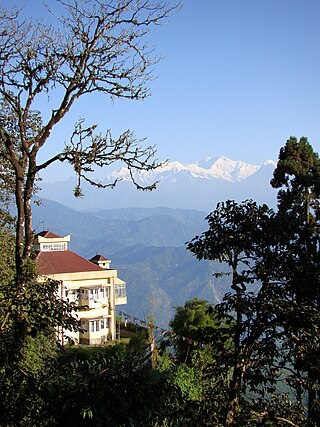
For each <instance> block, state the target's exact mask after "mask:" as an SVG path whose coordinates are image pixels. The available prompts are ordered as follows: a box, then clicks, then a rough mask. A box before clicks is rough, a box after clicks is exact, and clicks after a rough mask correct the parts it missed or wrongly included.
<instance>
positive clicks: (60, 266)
mask: <svg viewBox="0 0 320 427" xmlns="http://www.w3.org/2000/svg"><path fill="white" fill-rule="evenodd" d="M36 262H37V265H38V269H39V274H40V275H47V274H48V275H50V274H61V273H80V272H84V271H104V269H103V268H101V267H99V266H98V265H96V264H94V263H92V262H90V261H88V260H87V259H85V258H82V257H81V256H80V255H77V254H75V253H74V252H72V251H49V252H39V253H38V255H37V257H36Z"/></svg>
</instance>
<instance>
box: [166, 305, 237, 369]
mask: <svg viewBox="0 0 320 427" xmlns="http://www.w3.org/2000/svg"><path fill="white" fill-rule="evenodd" d="M175 311H176V313H175V316H174V318H173V319H172V320H171V322H170V326H171V328H172V331H173V332H174V334H175V339H174V341H173V343H174V346H175V348H176V356H177V358H178V360H179V361H180V362H182V363H187V362H188V361H191V357H192V353H193V351H194V350H195V349H196V348H197V346H199V344H209V343H211V344H213V343H214V349H215V351H217V352H219V353H220V352H221V351H222V348H221V347H225V346H226V342H227V341H228V335H227V332H226V329H227V328H226V326H225V325H223V326H222V320H221V318H220V316H219V313H218V312H217V310H215V308H214V306H213V305H212V304H209V303H208V301H205V300H201V299H198V298H195V299H193V300H190V301H187V302H186V303H185V305H184V306H183V307H182V306H179V307H176V309H175ZM195 342H196V343H197V346H195V345H194V343H195Z"/></svg>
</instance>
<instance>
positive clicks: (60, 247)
mask: <svg viewBox="0 0 320 427" xmlns="http://www.w3.org/2000/svg"><path fill="white" fill-rule="evenodd" d="M41 250H42V251H43V252H50V251H65V250H66V244H65V243H44V244H43V245H42V246H41Z"/></svg>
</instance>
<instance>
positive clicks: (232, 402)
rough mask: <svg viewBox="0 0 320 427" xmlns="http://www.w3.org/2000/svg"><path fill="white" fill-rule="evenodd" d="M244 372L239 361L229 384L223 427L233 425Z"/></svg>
mask: <svg viewBox="0 0 320 427" xmlns="http://www.w3.org/2000/svg"><path fill="white" fill-rule="evenodd" d="M243 372H244V366H243V364H242V363H240V362H239V361H238V362H237V364H236V366H235V367H234V369H233V375H232V380H231V384H230V390H229V398H228V410H227V416H226V421H225V424H224V425H225V427H233V426H234V425H235V416H236V411H237V407H238V406H239V398H240V390H241V383H242V377H243Z"/></svg>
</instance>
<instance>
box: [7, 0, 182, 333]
mask: <svg viewBox="0 0 320 427" xmlns="http://www.w3.org/2000/svg"><path fill="white" fill-rule="evenodd" d="M50 5H51V7H53V8H54V6H55V5H57V9H56V10H52V11H50V10H49V12H50V13H51V23H50V24H47V23H45V22H44V21H42V22H41V21H38V20H36V19H34V20H27V19H25V18H23V16H22V14H21V11H20V10H18V9H10V10H4V9H2V10H0V103H1V111H0V160H1V165H6V166H8V175H10V176H11V177H13V181H14V194H15V204H16V210H17V220H16V226H15V237H16V239H15V262H16V271H17V275H16V292H17V295H19V296H20V297H21V301H22V300H23V298H24V285H25V280H24V274H23V269H24V266H25V264H26V262H27V261H28V260H29V258H30V255H31V251H32V244H33V228H32V209H31V199H32V196H33V194H34V191H35V187H36V179H37V176H38V174H40V173H41V172H42V171H43V170H44V169H45V168H46V167H48V166H49V165H51V164H52V163H54V162H57V161H60V162H69V163H70V164H71V165H72V166H73V169H74V171H75V173H76V175H77V177H78V185H77V187H76V189H75V195H81V187H80V185H81V180H83V179H84V180H86V181H88V182H90V183H91V184H92V185H97V186H98V187H106V186H114V185H115V184H116V182H110V183H109V184H102V183H100V182H97V181H95V180H94V179H93V178H92V177H91V175H90V173H91V172H92V171H93V170H94V167H103V166H105V165H109V164H111V163H113V162H116V161H122V162H124V163H125V165H126V166H127V167H128V169H129V172H130V175H131V178H132V181H133V182H134V184H135V185H136V186H137V187H138V188H142V187H141V186H140V185H139V184H138V182H136V181H135V179H134V175H133V171H135V170H138V171H139V170H149V169H153V168H155V167H157V166H158V165H159V164H158V162H157V161H156V160H154V155H155V149H154V147H152V146H151V147H146V148H144V147H143V145H142V144H141V141H137V140H136V139H135V137H134V135H133V133H132V131H130V130H128V131H125V132H124V133H123V134H122V135H120V136H119V137H118V138H113V137H112V135H111V133H110V131H107V132H106V134H105V135H101V134H100V135H95V134H94V130H95V128H96V125H89V126H85V125H84V122H83V120H80V121H79V122H78V123H76V124H75V128H74V130H73V132H72V134H71V137H70V141H69V142H68V143H67V144H66V145H65V148H64V150H62V151H61V152H58V153H57V154H56V155H54V156H52V157H49V158H47V159H46V160H41V161H39V160H38V159H39V154H40V153H42V152H43V151H44V148H45V146H46V145H47V144H48V143H51V144H52V143H53V141H52V137H51V133H52V131H53V129H54V128H55V126H56V125H57V124H58V123H60V122H61V121H62V120H63V118H64V117H65V116H66V115H67V114H68V113H69V112H70V110H71V108H72V107H73V106H74V104H75V102H76V101H77V100H78V99H79V98H81V97H84V96H86V95H91V94H93V93H102V94H104V95H106V96H109V97H111V98H123V99H132V100H141V99H144V98H145V97H146V96H147V95H148V87H147V82H148V80H150V78H151V73H152V67H153V66H154V64H155V63H156V62H157V60H158V59H157V58H155V57H154V56H153V55H152V49H151V48H150V47H149V46H148V43H147V42H146V36H147V34H148V32H149V29H150V28H151V27H152V26H153V25H157V24H161V23H162V22H163V21H164V20H166V18H167V17H168V16H169V15H170V14H171V13H173V12H174V11H175V10H176V9H177V5H174V4H170V3H166V2H165V1H163V0H156V1H152V0H146V1H143V2H141V1H140V0H110V1H108V2H104V1H100V0H88V1H86V0H56V2H55V4H52V3H51V4H50ZM44 96H45V97H46V105H47V106H48V107H47V108H46V109H44V110H42V111H38V108H39V106H40V105H41V106H43V105H44V102H43V99H44ZM152 188H154V184H151V185H149V186H146V187H144V189H152ZM15 330H16V340H17V341H21V340H23V339H24V337H25V334H26V322H25V318H24V316H23V311H21V312H20V314H19V316H18V317H17V318H16V329H15Z"/></svg>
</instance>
